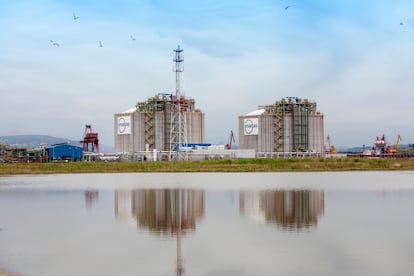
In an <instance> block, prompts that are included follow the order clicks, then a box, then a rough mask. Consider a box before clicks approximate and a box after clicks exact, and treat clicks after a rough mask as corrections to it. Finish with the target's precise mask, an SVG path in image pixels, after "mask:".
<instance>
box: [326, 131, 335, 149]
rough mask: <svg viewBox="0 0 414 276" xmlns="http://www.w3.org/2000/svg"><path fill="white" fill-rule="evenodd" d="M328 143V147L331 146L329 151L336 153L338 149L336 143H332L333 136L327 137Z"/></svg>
mask: <svg viewBox="0 0 414 276" xmlns="http://www.w3.org/2000/svg"><path fill="white" fill-rule="evenodd" d="M326 143H327V144H328V147H329V151H328V153H336V149H335V147H334V145H332V143H331V137H329V135H328V136H327V137H326Z"/></svg>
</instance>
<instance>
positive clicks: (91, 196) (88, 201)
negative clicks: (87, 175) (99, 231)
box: [84, 190, 99, 209]
mask: <svg viewBox="0 0 414 276" xmlns="http://www.w3.org/2000/svg"><path fill="white" fill-rule="evenodd" d="M84 196H85V206H86V208H88V209H90V208H92V206H93V205H94V204H95V203H97V202H98V200H99V191H98V190H85V191H84Z"/></svg>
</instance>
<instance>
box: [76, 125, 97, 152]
mask: <svg viewBox="0 0 414 276" xmlns="http://www.w3.org/2000/svg"><path fill="white" fill-rule="evenodd" d="M80 143H81V144H83V147H82V148H83V151H84V152H95V149H96V153H99V139H98V133H96V132H93V130H92V126H91V125H86V126H85V133H84V135H83V140H82V141H80ZM89 144H91V149H90V150H89Z"/></svg>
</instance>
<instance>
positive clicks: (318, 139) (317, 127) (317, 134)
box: [309, 114, 325, 154]
mask: <svg viewBox="0 0 414 276" xmlns="http://www.w3.org/2000/svg"><path fill="white" fill-rule="evenodd" d="M324 137H325V134H324V128H323V115H322V114H316V115H310V116H309V150H311V151H315V152H317V153H322V154H323V153H324V152H325V150H324V149H325V145H324Z"/></svg>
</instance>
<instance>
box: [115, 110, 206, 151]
mask: <svg viewBox="0 0 414 276" xmlns="http://www.w3.org/2000/svg"><path fill="white" fill-rule="evenodd" d="M126 116H131V133H130V134H122V135H120V134H118V118H119V117H126ZM145 116H146V115H145V113H144V112H134V113H130V114H122V113H121V114H115V115H114V130H115V131H114V146H115V147H114V148H115V152H129V153H131V152H137V151H145V150H146V145H145ZM170 117H171V116H170V114H169V113H168V112H167V113H165V112H163V111H158V112H155V114H154V119H153V121H152V124H153V129H152V130H153V132H154V133H153V134H154V149H157V150H158V151H165V150H168V146H169V142H170V140H169V139H170V133H169V132H170ZM204 118H205V115H204V113H202V112H187V113H186V126H187V141H188V143H204V139H205V130H204V129H205V122H204Z"/></svg>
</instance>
